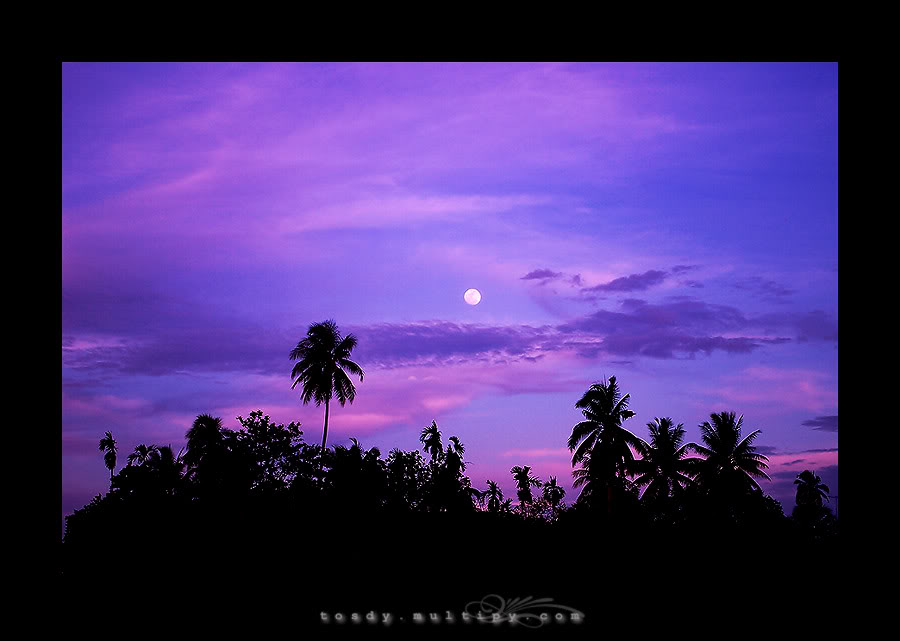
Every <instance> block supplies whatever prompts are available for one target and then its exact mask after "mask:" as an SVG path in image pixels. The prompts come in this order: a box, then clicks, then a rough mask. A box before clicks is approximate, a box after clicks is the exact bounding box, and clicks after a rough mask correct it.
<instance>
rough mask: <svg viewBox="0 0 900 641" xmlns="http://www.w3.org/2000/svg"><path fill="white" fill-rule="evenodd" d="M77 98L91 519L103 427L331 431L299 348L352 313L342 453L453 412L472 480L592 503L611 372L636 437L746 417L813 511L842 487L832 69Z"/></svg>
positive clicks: (66, 431)
mask: <svg viewBox="0 0 900 641" xmlns="http://www.w3.org/2000/svg"><path fill="white" fill-rule="evenodd" d="M62 107H63V109H62V125H63V149H62V170H63V171H62V180H63V191H62V194H63V214H62V232H63V254H62V301H63V306H62V307H63V309H62V311H63V319H62V325H63V345H62V349H63V370H62V372H63V373H62V399H63V425H62V438H63V460H62V466H63V467H62V469H63V488H62V489H63V512H64V513H65V514H68V513H71V511H72V510H73V509H74V508H77V507H81V506H82V505H84V504H85V503H86V502H87V501H89V500H90V497H91V496H92V495H96V494H98V493H101V492H105V491H106V490H107V489H108V482H109V475H108V472H107V470H106V468H105V467H104V466H103V458H102V453H100V452H99V451H98V449H97V444H98V442H99V439H100V438H101V437H102V435H103V433H104V432H105V431H107V430H111V431H112V432H113V434H114V435H115V437H116V438H117V440H118V441H119V450H120V455H119V457H120V461H121V463H122V464H124V462H125V457H126V456H127V454H128V452H130V451H131V450H132V449H133V448H134V447H135V446H136V445H137V444H138V443H151V442H152V443H157V444H169V443H171V444H172V445H173V446H174V447H175V448H176V450H177V449H178V448H180V447H181V446H182V445H183V444H184V433H185V431H186V430H187V428H188V427H189V426H190V423H191V422H192V420H193V418H194V417H195V416H196V415H197V414H200V413H211V414H214V415H216V416H221V417H222V418H223V420H224V423H225V425H226V427H230V428H232V429H235V428H237V427H239V425H238V423H237V420H236V419H235V417H236V416H238V415H239V414H240V415H243V416H247V415H248V414H249V413H250V412H251V411H253V410H256V409H262V410H264V411H265V412H266V413H268V414H269V415H270V416H271V417H272V418H273V419H275V420H277V421H279V422H284V423H288V422H290V421H293V420H299V421H300V422H301V423H302V429H303V430H304V433H305V437H306V440H307V441H309V442H312V443H317V442H320V441H321V435H322V419H323V408H316V407H315V405H308V406H302V405H301V404H300V401H299V393H298V391H291V389H290V384H291V381H290V371H291V367H292V362H291V361H290V360H289V359H288V352H289V351H290V350H291V348H292V347H294V346H295V345H296V343H297V341H298V340H300V339H301V338H302V337H303V335H304V334H305V331H306V328H307V327H308V326H309V324H310V323H313V322H317V321H322V320H325V319H327V318H334V319H335V320H336V321H337V323H338V325H339V326H340V327H341V329H342V330H344V331H352V332H354V333H356V334H357V336H358V338H359V347H358V348H357V350H356V352H355V353H354V354H355V357H356V360H357V361H358V362H359V363H360V364H361V365H362V366H363V368H364V369H365V371H366V378H365V381H364V382H363V383H361V384H358V385H357V392H358V395H357V399H356V402H355V403H354V404H353V405H352V406H351V405H347V406H346V407H344V408H341V407H339V406H338V407H336V408H335V409H334V411H333V412H332V415H331V420H330V422H329V434H328V436H329V439H328V440H329V444H332V445H333V444H337V443H344V444H349V441H348V438H349V437H351V436H355V437H358V438H359V439H360V440H361V442H362V444H363V446H365V447H370V446H378V447H379V448H381V450H382V452H383V453H384V454H385V455H386V454H387V452H388V451H389V450H390V449H391V448H393V447H400V448H402V449H406V450H410V449H415V448H420V447H421V446H420V443H419V442H418V434H419V432H420V431H421V429H422V428H423V427H424V426H426V425H428V424H430V423H431V421H432V420H433V419H434V420H437V423H438V426H439V427H440V428H441V430H442V431H443V433H444V436H445V439H446V438H447V437H449V436H451V435H454V434H455V435H458V436H459V437H460V439H461V440H462V442H463V443H464V444H465V445H466V453H467V456H466V459H467V460H468V461H471V463H470V465H469V467H468V468H467V471H468V472H469V475H470V477H471V478H472V481H473V483H474V485H475V486H476V487H479V488H482V489H483V488H484V487H485V480H486V479H488V478H490V479H492V480H496V481H499V482H500V485H501V487H503V489H504V492H505V493H506V494H507V495H509V496H512V497H513V498H514V497H515V492H514V484H513V482H512V476H511V475H510V473H509V469H510V468H511V467H512V466H514V465H531V466H532V467H533V469H534V471H535V473H536V474H537V475H538V476H540V477H541V478H542V479H544V480H546V479H547V477H548V475H550V474H553V475H558V477H559V481H560V484H562V485H563V486H564V487H566V488H567V490H568V495H567V497H566V500H567V501H569V502H571V501H572V500H574V499H575V497H576V494H575V493H574V492H573V491H572V490H571V465H570V459H571V455H570V454H569V452H568V451H567V450H566V448H565V442H566V439H567V438H568V435H569V433H570V432H571V428H572V426H573V425H574V424H575V423H576V422H578V420H579V419H580V418H581V415H580V412H578V411H577V410H576V409H575V408H574V404H575V402H576V401H577V400H578V398H580V396H581V395H582V394H583V393H584V391H585V390H586V389H587V387H588V386H589V385H590V384H591V383H592V382H594V381H597V380H600V379H602V378H603V377H608V376H610V375H615V376H617V378H618V380H619V383H620V386H621V388H622V390H623V391H624V392H626V393H630V394H631V397H632V409H634V410H635V411H636V412H637V415H636V416H635V417H634V418H632V419H630V420H629V421H628V422H627V423H626V426H627V427H629V428H630V429H631V430H632V431H634V432H635V433H636V434H638V435H639V436H641V437H644V438H646V437H647V428H646V423H647V422H649V421H651V420H652V419H653V418H654V417H655V416H660V417H661V416H671V417H672V418H673V419H674V420H675V421H676V422H681V423H684V425H685V427H686V429H687V434H688V438H689V439H690V440H699V430H698V428H697V425H698V424H699V423H700V422H702V421H703V420H706V419H708V417H709V414H710V413H711V412H718V411H722V410H729V411H735V412H737V413H738V414H743V415H744V417H745V418H744V422H745V429H746V430H747V431H749V430H753V429H762V430H763V433H762V435H761V437H760V438H759V439H758V441H757V442H758V443H759V444H760V445H762V446H764V448H763V449H764V453H766V454H768V455H769V456H770V469H769V472H770V476H771V477H772V480H773V482H772V483H768V482H763V488H764V490H765V491H766V492H768V493H769V494H771V495H772V496H775V497H776V498H778V499H779V500H781V501H782V502H783V503H784V504H785V508H786V511H787V512H788V513H789V512H790V509H791V507H792V505H793V496H794V487H793V485H792V480H793V478H794V477H795V476H796V474H797V473H798V472H799V471H801V470H803V469H807V468H809V469H814V470H816V471H817V473H818V474H819V475H820V476H822V478H823V480H824V481H825V482H826V483H827V484H828V485H829V486H830V489H831V493H832V494H833V495H835V494H837V458H838V455H837V439H838V435H837V413H838V412H837V360H838V348H837V277H838V273H837V269H838V265H837V242H838V235H837V65H836V64H578V65H568V64H284V65H282V64H241V65H231V64H65V65H64V66H63V105H62ZM470 287H475V288H477V289H479V290H480V291H481V294H482V297H483V298H482V301H481V303H480V304H479V305H477V306H470V305H467V304H466V303H465V302H464V301H463V292H465V290H466V289H468V288H470Z"/></svg>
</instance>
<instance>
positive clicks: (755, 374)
mask: <svg viewBox="0 0 900 641" xmlns="http://www.w3.org/2000/svg"><path fill="white" fill-rule="evenodd" d="M721 380H722V382H723V383H724V384H723V385H719V386H717V387H714V388H712V389H708V390H705V395H707V396H712V397H713V398H717V399H718V402H719V403H723V404H733V403H741V404H748V405H752V406H754V407H756V408H757V413H768V414H771V413H773V412H775V413H777V412H781V411H783V410H784V408H789V409H796V410H806V411H810V412H824V411H826V410H832V409H834V408H836V407H837V390H836V388H835V386H834V384H833V382H832V379H831V376H829V375H828V374H826V373H823V372H819V371H816V370H810V369H799V368H785V369H778V368H773V367H762V366H757V367H749V368H747V369H745V370H743V372H741V373H740V374H737V375H725V376H722V377H721Z"/></svg>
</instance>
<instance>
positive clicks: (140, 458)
mask: <svg viewBox="0 0 900 641" xmlns="http://www.w3.org/2000/svg"><path fill="white" fill-rule="evenodd" d="M156 450H157V447H156V446H155V445H144V444H143V443H141V444H140V445H138V446H137V447H136V448H134V452H132V453H131V454H129V455H128V465H131V464H133V463H134V464H137V465H143V464H144V463H146V462H147V460H149V458H150V456H151V454H153V452H155V451H156Z"/></svg>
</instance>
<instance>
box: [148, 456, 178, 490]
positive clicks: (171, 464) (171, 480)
mask: <svg viewBox="0 0 900 641" xmlns="http://www.w3.org/2000/svg"><path fill="white" fill-rule="evenodd" d="M151 447H152V448H153V449H152V451H151V452H150V453H149V454H148V456H147V459H146V465H147V467H148V468H149V469H150V470H152V471H153V472H154V473H155V474H156V475H157V479H158V481H159V484H160V487H161V488H162V490H163V492H165V493H166V494H170V495H171V494H174V493H175V492H176V491H177V490H178V489H179V487H180V485H181V481H182V478H183V477H184V470H185V464H184V457H183V453H184V449H182V450H181V451H180V452H178V456H175V453H174V451H173V450H172V446H171V445H163V446H162V447H156V446H155V445H153V446H151Z"/></svg>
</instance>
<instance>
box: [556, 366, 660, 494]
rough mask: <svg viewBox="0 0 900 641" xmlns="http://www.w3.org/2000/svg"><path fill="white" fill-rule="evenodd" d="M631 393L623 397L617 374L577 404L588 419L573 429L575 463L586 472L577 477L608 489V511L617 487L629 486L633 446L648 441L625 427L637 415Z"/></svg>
mask: <svg viewBox="0 0 900 641" xmlns="http://www.w3.org/2000/svg"><path fill="white" fill-rule="evenodd" d="M630 397H631V395H630V394H626V395H625V396H622V394H621V392H620V391H619V386H618V383H617V382H616V377H615V376H610V377H609V381H603V382H601V383H594V384H593V385H591V386H590V387H589V388H588V390H587V391H586V392H585V393H584V396H582V397H581V399H580V400H579V401H578V402H577V403H575V407H577V408H578V409H580V410H581V412H582V414H584V418H585V420H583V421H581V422H580V423H577V424H576V425H575V426H574V427H573V428H572V434H571V436H569V442H568V446H569V451H570V452H574V454H573V456H572V466H573V467H574V466H575V465H577V464H579V463H581V464H582V470H583V471H584V474H582V475H580V476H576V479H577V480H580V481H581V483H579V485H581V484H583V483H584V482H585V481H586V480H587V477H590V478H591V479H592V480H597V481H599V482H600V483H601V484H603V485H605V486H606V488H607V511H608V512H612V501H613V487H614V486H621V487H624V486H625V485H626V478H625V477H626V476H627V475H628V473H629V472H630V471H631V469H632V467H633V463H634V453H633V452H632V451H631V447H634V448H636V449H637V448H639V447H641V446H642V444H643V445H646V443H644V441H642V440H641V439H640V438H638V437H637V436H635V435H634V434H632V433H631V432H629V431H628V430H627V429H625V428H624V427H622V423H623V422H624V421H625V420H627V419H629V418H631V417H632V416H634V412H633V411H631V410H630V409H628V401H629V398H630Z"/></svg>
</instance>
